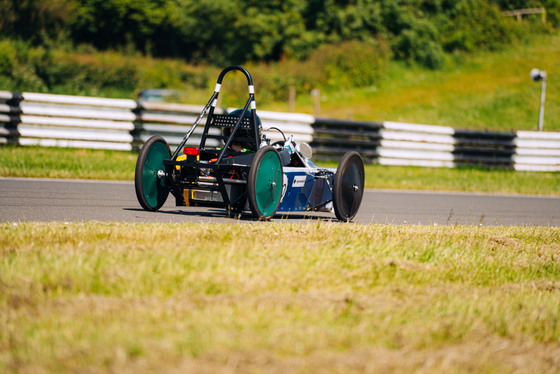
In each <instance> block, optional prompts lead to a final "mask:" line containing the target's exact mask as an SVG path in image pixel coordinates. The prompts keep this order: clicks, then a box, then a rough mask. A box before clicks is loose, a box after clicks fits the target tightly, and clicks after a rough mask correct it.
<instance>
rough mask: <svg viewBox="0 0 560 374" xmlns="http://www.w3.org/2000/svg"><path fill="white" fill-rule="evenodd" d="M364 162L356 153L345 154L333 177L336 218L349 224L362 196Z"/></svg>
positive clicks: (358, 207) (356, 211)
mask: <svg viewBox="0 0 560 374" xmlns="http://www.w3.org/2000/svg"><path fill="white" fill-rule="evenodd" d="M364 179H365V172H364V161H363V160H362V156H360V154H359V153H358V152H356V151H350V152H346V153H345V154H344V156H342V160H340V163H339V164H338V168H337V169H336V174H335V175H334V186H333V206H334V213H335V214H336V218H338V219H339V220H340V221H344V222H350V221H351V220H352V219H353V218H354V216H355V215H356V213H358V209H360V204H361V203H362V197H363V195H364Z"/></svg>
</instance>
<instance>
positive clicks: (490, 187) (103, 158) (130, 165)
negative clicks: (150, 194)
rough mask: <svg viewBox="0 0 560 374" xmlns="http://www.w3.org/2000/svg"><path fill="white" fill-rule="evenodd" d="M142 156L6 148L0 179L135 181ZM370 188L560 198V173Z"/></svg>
mask: <svg viewBox="0 0 560 374" xmlns="http://www.w3.org/2000/svg"><path fill="white" fill-rule="evenodd" d="M137 157H138V156H137V154H136V153H133V152H118V151H97V150H83V149H82V150H80V149H64V148H40V147H38V148H34V147H13V146H3V147H0V176H4V177H49V178H83V179H113V180H115V179H116V180H134V168H135V165H136V159H137ZM326 166H333V167H336V164H328V165H326ZM366 187H367V188H391V189H413V190H439V191H469V192H493V193H513V194H533V195H560V173H529V172H514V171H505V170H486V169H475V168H469V169H445V168H419V167H397V166H379V165H366Z"/></svg>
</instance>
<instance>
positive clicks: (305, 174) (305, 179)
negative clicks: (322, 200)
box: [278, 168, 315, 212]
mask: <svg viewBox="0 0 560 374" xmlns="http://www.w3.org/2000/svg"><path fill="white" fill-rule="evenodd" d="M284 174H286V176H287V177H288V187H287V189H286V194H285V195H284V198H283V199H282V201H281V202H280V206H279V207H278V211H279V212H294V211H304V210H307V205H308V202H309V198H310V196H311V191H312V190H313V186H314V185H315V173H314V172H312V171H310V170H307V169H305V168H284Z"/></svg>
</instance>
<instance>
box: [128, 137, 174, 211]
mask: <svg viewBox="0 0 560 374" xmlns="http://www.w3.org/2000/svg"><path fill="white" fill-rule="evenodd" d="M169 158H171V150H170V149H169V145H168V144H167V142H166V141H165V139H163V138H162V137H161V136H153V137H151V138H150V139H148V141H147V142H146V143H145V144H144V146H143V147H142V149H141V150H140V153H139V155H138V161H137V162H136V171H135V175H134V186H135V189H136V197H137V198H138V202H139V203H140V205H141V206H142V208H144V209H146V210H149V211H152V212H153V211H156V210H158V209H159V208H161V207H162V206H163V204H164V203H165V200H167V196H168V195H169V184H168V182H167V177H166V172H165V165H163V160H166V159H169Z"/></svg>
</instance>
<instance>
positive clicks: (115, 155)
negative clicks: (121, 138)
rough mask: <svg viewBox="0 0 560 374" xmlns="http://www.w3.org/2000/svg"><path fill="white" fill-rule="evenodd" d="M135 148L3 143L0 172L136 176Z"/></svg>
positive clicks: (44, 175)
mask: <svg viewBox="0 0 560 374" xmlns="http://www.w3.org/2000/svg"><path fill="white" fill-rule="evenodd" d="M137 158H138V154H137V153H135V152H122V151H106V150H91V149H72V148H45V147H14V146H1V147H0V161H1V162H0V176H3V177H26V178H77V179H110V180H134V168H135V166H136V159H137Z"/></svg>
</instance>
